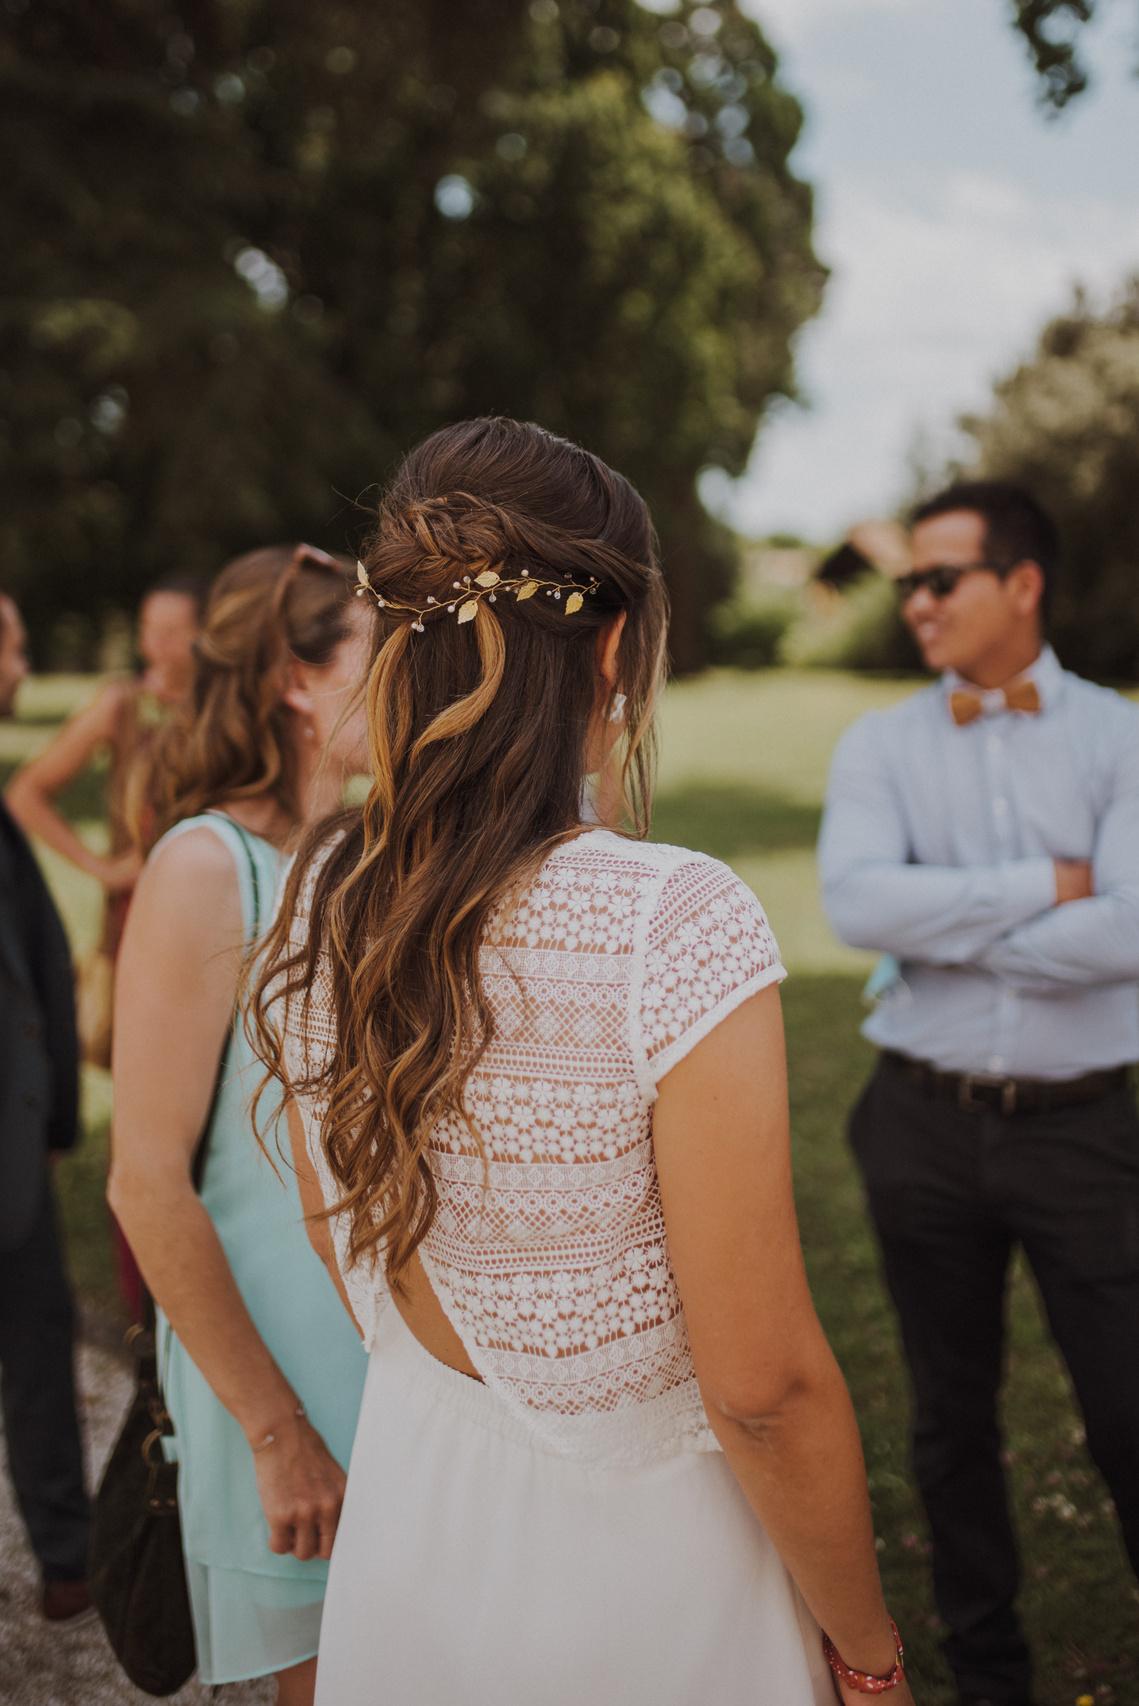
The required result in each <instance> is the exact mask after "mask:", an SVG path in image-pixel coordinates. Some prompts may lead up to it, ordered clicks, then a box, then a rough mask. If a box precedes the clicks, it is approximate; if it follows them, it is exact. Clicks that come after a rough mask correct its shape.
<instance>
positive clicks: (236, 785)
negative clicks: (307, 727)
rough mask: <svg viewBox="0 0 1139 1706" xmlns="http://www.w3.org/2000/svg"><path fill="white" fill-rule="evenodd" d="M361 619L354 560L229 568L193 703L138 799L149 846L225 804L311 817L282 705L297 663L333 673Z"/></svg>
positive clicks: (262, 554) (255, 558) (312, 550)
mask: <svg viewBox="0 0 1139 1706" xmlns="http://www.w3.org/2000/svg"><path fill="white" fill-rule="evenodd" d="M351 617H352V586H351V564H350V563H349V561H348V559H347V558H345V557H331V556H329V555H328V554H327V552H325V551H318V550H317V549H316V547H315V546H312V545H270V546H266V547H265V548H264V549H262V550H260V551H249V552H247V553H246V554H245V555H244V556H242V557H236V558H234V560H233V561H232V562H231V563H229V564H227V565H226V567H225V568H224V569H222V571H221V573H220V574H219V575H218V577H217V579H216V581H215V582H214V583H213V586H212V587H211V589H210V594H209V599H208V601H207V604H206V608H205V612H204V615H203V617H202V627H201V631H200V632H199V634H198V635H197V638H196V639H195V641H194V682H193V687H192V689H191V693H190V700H189V703H188V704H187V705H186V706H185V707H184V709H183V710H182V711H180V712H179V713H178V714H177V715H175V716H174V717H173V718H172V719H171V721H170V723H169V724H168V725H167V726H166V727H165V728H164V729H163V730H162V731H161V733H160V734H159V735H158V737H157V738H156V740H155V741H154V743H153V746H152V749H151V752H150V754H149V757H148V762H147V765H146V773H145V776H140V777H139V779H138V782H137V784H136V787H135V789H134V790H133V807H134V809H133V811H132V813H131V816H132V819H133V824H134V830H135V834H136V837H137V839H138V840H139V841H140V842H141V843H142V844H143V845H144V846H150V845H153V843H154V842H155V841H157V840H158V838H159V836H161V835H162V834H164V833H165V831H166V830H167V829H169V828H170V827H171V825H173V824H175V823H179V822H181V820H182V819H183V818H187V817H195V816H196V815H197V814H198V812H202V811H206V810H207V809H208V808H209V807H210V806H216V805H219V804H220V803H221V801H223V800H251V799H262V798H265V797H266V796H267V797H269V798H270V799H272V800H274V801H275V802H276V803H277V804H278V805H279V806H280V807H281V809H282V810H283V811H284V812H285V813H286V814H287V815H288V816H289V817H290V818H296V817H298V816H299V813H300V802H299V800H298V799H297V797H296V778H295V774H294V771H295V764H294V757H293V754H294V747H293V742H292V740H291V739H290V737H289V725H290V719H291V716H292V713H291V712H290V711H289V709H288V707H287V706H286V705H285V704H284V702H283V698H282V695H283V693H284V691H285V687H286V685H287V683H288V673H289V664H290V661H291V659H293V658H300V659H301V660H302V661H303V662H305V663H310V664H317V665H319V664H326V663H328V661H329V660H330V658H331V656H332V654H333V652H334V651H335V650H336V647H337V646H338V645H339V644H340V642H341V641H342V640H343V639H344V638H345V637H346V635H347V634H348V632H349V628H350V623H351ZM144 802H145V803H144Z"/></svg>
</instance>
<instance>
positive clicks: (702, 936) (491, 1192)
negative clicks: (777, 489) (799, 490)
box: [259, 420, 911, 1706]
mask: <svg viewBox="0 0 1139 1706" xmlns="http://www.w3.org/2000/svg"><path fill="white" fill-rule="evenodd" d="M360 591H361V595H362V596H364V597H366V598H368V599H369V600H372V599H374V601H375V603H376V605H377V608H378V610H379V616H380V629H379V634H378V644H377V649H376V654H375V660H374V662H373V665H372V671H371V676H370V680H369V687H368V712H369V723H370V741H371V762H372V789H371V793H370V795H369V797H368V800H367V802H366V804H365V805H364V808H363V811H362V812H357V813H356V814H354V815H352V814H349V815H347V816H346V817H345V818H344V819H343V820H342V821H341V823H340V825H339V828H338V831H337V832H336V833H329V832H322V833H321V834H318V835H316V836H314V837H311V838H310V839H309V841H308V843H307V844H306V845H305V846H304V847H303V848H302V849H301V852H300V854H299V856H298V860H297V863H296V866H295V868H294V872H293V875H292V878H291V881H290V885H289V888H288V890H287V891H286V895H285V898H284V902H283V908H282V913H281V918H280V922H279V925H278V928H277V930H276V932H275V934H274V936H273V938H272V940H271V942H270V944H269V947H268V963H267V967H266V970H265V973H264V979H263V982H262V985H261V989H260V993H259V1000H260V1048H261V1050H262V1052H263V1053H264V1055H265V1056H266V1058H267V1059H268V1060H269V1061H270V1063H271V1064H272V1066H273V1068H274V1070H275V1071H276V1072H277V1074H278V1075H279V1076H280V1077H281V1079H282V1080H283V1081H284V1082H285V1083H286V1084H287V1085H288V1087H289V1089H290V1091H291V1095H292V1098H293V1100H292V1104H291V1109H290V1116H289V1118H290V1128H291V1132H292V1140H293V1147H294V1154H295V1156H296V1159H297V1163H298V1168H299V1170H300V1172H301V1174H302V1194H307V1199H308V1201H309V1203H310V1205H311V1207H312V1210H313V1215H312V1218H311V1220H310V1227H311V1231H312V1236H313V1238H314V1242H315V1243H316V1245H317V1247H318V1249H319V1250H320V1251H321V1253H322V1254H323V1255H324V1257H325V1259H326V1261H328V1263H329V1266H330V1269H331V1271H332V1272H333V1273H334V1276H335V1277H336V1280H337V1283H338V1285H339V1287H340V1290H341V1295H342V1298H343V1299H344V1302H345V1303H346V1305H347V1307H348V1308H349V1310H350V1311H351V1313H352V1314H353V1316H354V1318H355V1319H356V1321H357V1323H358V1325H359V1327H360V1329H361V1331H362V1333H363V1336H364V1339H365V1342H366V1343H367V1344H368V1345H369V1347H370V1350H371V1356H370V1367H369V1373H368V1379H367V1384H366V1387H365V1393H364V1399H363V1404H362V1408H361V1413H360V1424H359V1430H358V1432H357V1437H356V1444H355V1448H354V1451H353V1456H352V1462H351V1467H350V1471H349V1479H348V1487H347V1493H346V1497H345V1503H344V1508H343V1512H342V1517H341V1522H340V1527H339V1530H338V1535H337V1541H336V1547H335V1551H334V1555H333V1561H332V1570H331V1576H330V1581H329V1592H328V1598H327V1600H326V1604H325V1619H324V1627H323V1634H322V1645H321V1658H320V1665H319V1668H318V1676H317V1701H318V1706H373V1703H374V1702H377V1701H381V1700H393V1701H394V1700H398V1701H399V1702H400V1706H450V1703H453V1702H459V1701H461V1702H463V1706H500V1703H501V1702H508V1703H510V1706H515V1703H518V1706H521V1703H523V1702H525V1706H586V1703H589V1706H593V1703H600V1702H613V1703H614V1706H616V1703H618V1702H620V1706H702V1703H703V1702H705V1701H715V1702H716V1703H717V1706H823V1703H824V1702H827V1701H833V1700H834V1698H835V1697H836V1693H837V1694H839V1696H840V1697H841V1698H842V1699H846V1700H850V1701H853V1700H855V1699H856V1698H859V1697H860V1696H861V1695H862V1694H863V1693H865V1692H867V1691H868V1690H874V1691H877V1690H879V1689H883V1688H888V1689H889V1690H890V1691H892V1692H893V1696H894V1699H895V1700H896V1701H897V1702H898V1703H899V1706H902V1703H903V1702H906V1703H909V1702H910V1701H911V1696H910V1693H909V1689H908V1687H907V1685H906V1682H905V1679H904V1675H903V1673H902V1668H901V1664H900V1655H899V1653H898V1651H897V1643H896V1632H895V1631H894V1630H893V1629H892V1626H891V1623H890V1620H889V1618H888V1616H887V1613H886V1609H885V1606H884V1605H883V1602H882V1595H881V1589H880V1586H879V1581H878V1572H877V1568H876V1563H875V1552H874V1543H873V1534H872V1529H871V1522H870V1510H869V1502H868V1498H867V1491H866V1481H865V1473H864V1470H863V1465H862V1458H861V1453H860V1447H859V1440H858V1431H857V1427H856V1425H855V1420H854V1416H853V1413H852V1410H851V1406H850V1401H849V1398H848V1396H847V1393H846V1389H845V1386H844V1384H843V1381H842V1377H841V1375H840V1373H839V1371H838V1368H837V1366H836V1364H835V1362H834V1358H833V1356H832V1354H831V1352H830V1350H829V1347H828V1346H827V1343H826V1340H825V1338H824V1337H823V1334H822V1331H821V1329H820V1327H819V1324H818V1321H817V1318H816V1316H815V1313H814V1310H813V1307H812V1305H811V1300H810V1296H809V1293H808V1290H807V1285H806V1280H805V1276H804V1270H803V1263H802V1258H801V1254H800V1250H799V1244H798V1237H797V1233H796V1227H795V1215H794V1207H793V1203H792V1193H791V1178H790V1161H789V1140H788V1114H787V1098H786V1084H785V1066H784V1052H783V1040H782V1031H781V1026H780V1011H779V997H778V992H777V987H776V986H777V984H778V982H779V981H780V979H781V978H782V976H783V970H782V967H781V965H780V962H779V957H778V950H777V948H776V945H775V942H774V939H773V937H772V935H771V932H770V930H769V928H768V925H767V921H766V919H765V917H764V915H763V912H762V910H761V908H760V907H759V905H758V903H757V902H756V900H755V898H754V896H753V895H752V894H751V893H750V891H749V890H748V889H747V888H745V886H744V885H743V883H741V882H740V881H739V879H738V878H736V877H735V876H734V875H733V874H732V872H731V871H730V870H728V869H727V867H726V866H724V865H721V864H720V863H718V862H717V861H716V860H713V859H710V858H708V857H706V856H705V855H703V854H700V853H694V852H689V851H687V850H685V849H683V848H673V847H662V846H653V845H651V844H648V843H647V842H646V841H645V840H644V839H643V836H644V833H645V830H646V828H647V807H648V793H649V784H650V780H651V776H650V765H649V753H650V745H651V721H652V713H653V706H654V702H655V699H656V696H657V693H658V689H659V684H660V678H661V673H662V660H663V653H664V639H665V595H664V589H663V583H662V579H661V572H660V568H659V566H658V563H657V558H656V550H655V541H654V539H653V534H652V528H651V523H650V521H649V517H648V514H647V512H646V509H645V506H644V504H643V502H642V501H641V499H640V498H639V496H638V495H637V493H636V492H635V491H634V490H633V489H632V487H631V486H629V484H628V483H627V482H626V481H625V480H624V479H622V478H621V476H620V475H618V474H615V473H614V472H613V471H612V470H611V469H609V468H608V467H606V465H605V464H604V463H602V462H601V461H600V460H599V459H598V458H596V457H594V456H592V455H590V454H588V453H587V452H585V451H583V450H581V449H579V448H578V447H576V446H574V445H571V444H568V443H566V442H565V441H564V440H561V439H557V438H554V437H552V436H551V435H549V434H547V433H545V432H543V431H542V430H541V429H540V428H538V427H534V426H524V425H519V424H517V423H515V422H512V421H505V420H482V421H473V422H467V423H464V424H461V425H458V426H454V427H450V428H446V429H444V430H443V431H441V432H439V433H437V434H435V435H434V436H433V437H432V438H430V439H428V440H427V441H426V442H425V443H424V444H423V445H421V446H420V447H419V448H418V449H417V450H415V451H413V452H412V453H411V454H410V456H409V457H408V458H407V460H406V461H405V463H404V465H403V467H402V469H401V470H400V472H399V474H398V475H397V477H396V480H395V482H394V485H393V487H392V489H391V491H390V493H389V494H388V497H387V499H386V501H385V504H384V506H383V509H382V512H381V515H380V518H379V524H378V527H377V529H376V532H375V535H374V537H373V539H372V541H371V543H370V545H369V547H368V548H367V550H366V551H365V553H364V558H363V561H362V563H361V566H360ZM614 748H619V749H620V754H621V765H622V774H623V780H624V785H625V788H626V790H627V797H628V798H629V799H630V802H631V804H630V815H631V818H632V821H633V822H634V823H635V824H636V826H637V830H638V832H639V834H637V835H622V834H617V833H614V832H613V831H612V830H610V829H608V828H604V827H598V826H595V825H589V824H584V823H583V822H582V821H581V802H582V799H583V797H584V795H583V784H584V781H585V778H586V777H587V776H588V775H589V774H591V773H593V774H596V773H599V772H601V771H603V770H604V769H605V767H606V765H607V763H609V762H610V761H611V757H612V754H613V751H614ZM329 1211H330V1212H329ZM821 1629H826V1631H827V1632H828V1635H829V1637H830V1640H831V1642H832V1643H833V1645H831V1646H830V1647H829V1648H828V1649H827V1652H829V1654H830V1655H831V1662H830V1663H828V1656H827V1652H825V1651H824V1641H823V1637H822V1634H821ZM837 1655H841V1659H839V1657H838V1656H837ZM844 1661H845V1662H844ZM835 1667H838V1668H837V1669H836V1668H835ZM839 1671H841V1673H842V1674H841V1676H840V1674H839Z"/></svg>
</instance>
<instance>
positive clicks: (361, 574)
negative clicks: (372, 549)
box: [356, 557, 372, 592]
mask: <svg viewBox="0 0 1139 1706" xmlns="http://www.w3.org/2000/svg"><path fill="white" fill-rule="evenodd" d="M356 579H357V580H358V581H359V583H360V591H361V592H371V590H372V583H371V581H370V580H369V579H368V571H367V569H366V568H365V567H364V565H363V563H362V562H361V561H360V559H359V558H358V557H357V559H356Z"/></svg>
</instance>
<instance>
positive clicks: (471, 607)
mask: <svg viewBox="0 0 1139 1706" xmlns="http://www.w3.org/2000/svg"><path fill="white" fill-rule="evenodd" d="M496 578H497V577H496ZM478 607H479V601H478V599H477V598H468V599H467V602H466V603H465V604H460V606H459V614H458V616H457V617H456V621H458V622H473V621H474V619H475V612H476V610H477V609H478Z"/></svg>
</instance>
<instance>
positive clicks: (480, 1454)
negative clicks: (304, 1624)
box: [316, 1307, 834, 1706]
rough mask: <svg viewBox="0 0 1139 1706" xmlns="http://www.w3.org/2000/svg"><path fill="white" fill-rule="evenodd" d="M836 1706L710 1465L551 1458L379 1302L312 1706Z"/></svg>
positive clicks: (808, 1629)
mask: <svg viewBox="0 0 1139 1706" xmlns="http://www.w3.org/2000/svg"><path fill="white" fill-rule="evenodd" d="M709 1701H715V1702H716V1706H834V1691H833V1689H832V1687H831V1682H830V1673H829V1671H828V1669H827V1666H826V1663H825V1661H824V1659H823V1655H822V1646H821V1641H820V1637H819V1631H818V1627H817V1625H816V1624H815V1622H814V1621H813V1619H812V1618H811V1616H810V1613H809V1612H808V1611H807V1609H806V1607H805V1606H804V1604H803V1601H802V1599H801V1598H800V1596H799V1594H798V1592H797V1591H796V1589H795V1587H794V1584H793V1583H792V1581H791V1579H790V1577H789V1576H788V1574H787V1571H786V1570H785V1568H784V1567H783V1564H782V1562H781V1561H780V1559H779V1557H778V1555H777V1553H776V1551H775V1548H774V1547H773V1546H772V1544H771V1542H770V1540H769V1539H768V1538H767V1535H766V1534H765V1532H764V1530H763V1528H762V1526H761V1525H760V1523H759V1522H758V1521H757V1519H756V1518H755V1516H754V1515H753V1514H752V1511H751V1509H750V1507H749V1506H748V1504H747V1503H746V1501H745V1499H744V1497H743V1494H742V1493H741V1492H740V1490H739V1487H738V1486H737V1484H736V1482H735V1480H734V1478H733V1476H732V1474H731V1471H730V1470H729V1468H728V1466H727V1463H726V1461H725V1459H724V1458H723V1456H722V1455H721V1454H720V1453H719V1452H685V1453H681V1454H679V1455H677V1456H675V1457H671V1458H668V1459H667V1460H666V1461H664V1462H661V1463H653V1464H649V1465H646V1466H643V1467H641V1468H635V1469H595V1468H591V1467H589V1466H587V1465H583V1464H581V1463H579V1462H576V1461H571V1460H568V1459H566V1458H563V1457H557V1456H554V1455H553V1454H552V1453H551V1452H549V1451H548V1450H547V1449H545V1448H544V1447H543V1446H541V1445H539V1444H536V1443H535V1441H534V1440H533V1438H532V1437H531V1435H530V1434H529V1432H528V1431H527V1430H526V1428H525V1427H524V1426H523V1424H522V1423H521V1422H520V1421H518V1420H517V1419H516V1418H515V1417H514V1416H513V1415H511V1414H510V1413H508V1412H507V1411H506V1410H505V1409H504V1407H503V1405H502V1404H501V1402H500V1401H499V1400H498V1399H497V1398H496V1397H495V1396H494V1394H493V1393H492V1392H490V1391H489V1390H488V1389H487V1388H486V1387H485V1386H483V1385H482V1384H480V1383H479V1382H478V1381H474V1380H471V1379H469V1378H468V1377H467V1376H466V1375H463V1374H459V1373H457V1372H456V1371H455V1370H453V1369H448V1368H445V1367H444V1366H443V1365H442V1364H441V1363H439V1362H437V1361H436V1359H435V1358H434V1357H432V1356H431V1355H430V1354H429V1353H428V1352H427V1351H425V1350H424V1349H423V1348H422V1346H420V1345H419V1344H418V1343H417V1341H416V1340H415V1339H414V1338H413V1337H412V1335H411V1333H410V1332H409V1331H408V1329H407V1327H406V1326H405V1325H404V1323H403V1321H402V1320H401V1318H400V1315H399V1312H398V1310H396V1309H395V1308H394V1307H389V1308H388V1309H387V1310H386V1311H385V1313H384V1317H383V1320H382V1322H381V1325H380V1332H379V1335H378V1338H377V1342H376V1345H375V1348H374V1349H373V1352H372V1357H371V1365H370V1367H369V1371H368V1378H367V1384H366V1386H365V1389H364V1401H363V1406H362V1408H361V1411H360V1420H359V1423H358V1426H357V1430H356V1444H355V1447H354V1450H353V1453H352V1463H351V1468H350V1470H349V1475H348V1491H347V1495H346V1497H345V1502H344V1510H343V1514H342V1516H341V1520H340V1528H339V1531H338V1533H337V1536H336V1546H335V1549H334V1551H333V1555H332V1564H331V1569H330V1572H329V1581H328V1589H327V1593H326V1596H325V1602H324V1620H323V1623H322V1625H321V1636H320V1658H319V1662H318V1666H317V1684H316V1706H704V1703H705V1702H709Z"/></svg>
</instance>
